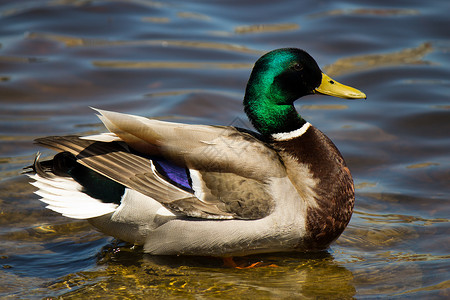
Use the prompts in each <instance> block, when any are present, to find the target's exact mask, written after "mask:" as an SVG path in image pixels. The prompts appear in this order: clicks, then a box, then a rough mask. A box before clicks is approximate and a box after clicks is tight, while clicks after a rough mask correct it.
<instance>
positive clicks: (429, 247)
mask: <svg viewBox="0 0 450 300" xmlns="http://www.w3.org/2000/svg"><path fill="white" fill-rule="evenodd" d="M449 8H450V6H449V4H448V1H447V0H440V1H400V0H394V1H373V0H366V1H351V0H347V1H293V0H290V1H259V2H258V3H257V4H254V3H252V2H251V1H213V2H210V1H164V2H154V1H145V0H129V1H126V0H122V1H120V0H116V1H106V0H105V1H83V0H47V1H44V0H40V1H38V0H28V1H26V0H21V1H17V0H3V1H2V2H1V4H0V101H1V108H0V180H1V181H0V208H1V210H0V241H1V243H0V265H1V266H2V271H1V272H0V282H2V283H1V284H0V297H2V298H43V297H58V296H61V297H63V298H68V299H71V298H80V297H84V298H100V297H102V298H123V297H125V298H126V297H128V298H133V299H136V298H141V297H142V298H144V297H145V298H152V297H153V298H160V297H161V298H162V297H173V298H214V297H225V298H236V299H242V298H244V299H245V298H256V297H258V298H330V297H332V298H342V299H346V298H378V297H389V298H411V297H413V298H426V299H440V298H449V297H450V272H449V270H450V242H449V233H450V232H449V228H450V226H449V215H450V205H449V203H450V202H449V195H450V184H449V183H450V174H449V170H450V161H449V160H450V159H449V150H450V138H449V132H450V122H449V120H450V111H449V109H450V103H449V102H450V101H449V98H450V97H449V95H450V59H449V58H450V56H449V51H450V33H449V30H448V28H450V18H449V17H448V10H449ZM287 46H290V47H299V48H304V49H305V50H307V51H308V52H310V53H311V54H312V55H313V56H314V57H315V58H316V60H317V61H318V63H319V65H321V66H322V67H323V69H324V70H326V71H327V73H328V74H329V75H331V76H333V77H335V78H336V79H337V80H339V81H340V82H343V83H346V84H349V85H351V86H354V87H357V88H358V89H361V90H362V91H364V92H365V93H366V94H367V95H368V99H367V100H365V101H345V100H340V99H335V98H331V97H325V96H310V97H305V98H303V99H302V100H300V101H298V102H297V108H298V109H299V110H300V111H301V113H302V115H303V117H304V118H306V119H307V120H308V121H310V122H311V123H313V124H314V125H315V126H317V127H318V128H320V129H321V130H322V131H324V132H325V133H326V134H327V135H328V136H329V137H330V138H331V139H332V140H333V141H334V142H335V143H336V145H337V146H338V147H339V149H340V150H341V152H342V153H343V155H344V157H345V159H346V161H347V163H348V165H349V167H350V169H351V171H352V174H353V176H354V179H355V183H356V187H357V199H356V206H355V213H354V215H353V218H352V220H351V222H350V224H349V226H348V228H347V229H346V231H345V232H344V234H343V235H342V236H341V237H340V238H339V239H338V241H337V242H336V243H334V244H333V245H332V247H331V248H330V249H329V250H328V251H327V252H325V253H319V254H308V255H305V254H283V255H280V254H270V255H260V256H252V257H248V258H245V259H243V260H244V261H243V263H251V262H255V261H261V260H262V261H264V262H265V263H267V264H276V265H277V266H278V267H263V268H255V269H249V270H235V269H229V268H224V267H223V266H222V263H221V261H219V260H216V259H213V258H185V257H162V258H161V257H152V256H148V255H144V254H143V253H142V249H140V248H135V249H133V248H131V247H130V245H126V244H123V243H121V242H118V241H114V240H113V239H112V238H110V237H107V236H104V235H103V234H101V233H98V232H96V231H95V230H94V229H92V227H90V226H89V225H88V224H87V223H86V222H83V221H74V220H71V219H67V218H64V217H62V216H59V215H57V214H56V213H53V212H51V211H48V210H46V209H44V204H43V203H40V202H39V201H37V196H35V195H34V194H33V191H34V189H33V187H32V186H30V185H29V184H28V183H27V178H25V177H24V176H21V175H19V173H20V172H21V168H22V167H24V166H26V165H28V164H30V163H31V162H32V160H33V158H34V155H35V153H36V151H38V150H40V151H42V152H43V156H45V157H47V156H51V155H52V154H53V153H52V152H51V151H50V150H46V149H39V148H38V147H37V146H36V145H33V139H35V138H37V137H41V136H48V135H60V134H90V133H96V132H101V131H103V127H102V126H101V125H100V124H99V121H98V119H97V118H96V117H95V114H94V112H93V111H92V110H91V109H90V108H89V106H93V107H98V108H103V109H108V110H114V111H119V112H124V113H132V114H139V115H144V116H149V117H160V118H163V119H169V120H175V121H179V122H186V123H204V124H222V125H227V124H233V123H235V122H246V121H245V120H246V118H245V115H244V113H243V112H242V106H241V99H242V95H243V91H244V88H245V84H246V80H247V79H248V76H249V72H250V69H251V66H252V64H253V63H254V61H255V60H256V59H257V58H258V57H259V56H260V55H261V54H262V53H264V52H266V51H269V50H272V49H275V48H281V47H287ZM245 124H247V126H249V125H248V123H244V125H245Z"/></svg>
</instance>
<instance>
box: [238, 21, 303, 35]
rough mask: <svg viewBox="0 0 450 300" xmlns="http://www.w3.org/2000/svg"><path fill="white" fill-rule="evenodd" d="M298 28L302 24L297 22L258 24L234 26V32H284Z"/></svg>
mask: <svg viewBox="0 0 450 300" xmlns="http://www.w3.org/2000/svg"><path fill="white" fill-rule="evenodd" d="M298 29H300V26H299V25H298V24H296V23H285V24H256V25H242V26H237V27H235V28H234V32H235V33H237V34H248V33H267V32H282V31H292V30H298Z"/></svg>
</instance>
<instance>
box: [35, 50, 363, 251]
mask: <svg viewBox="0 0 450 300" xmlns="http://www.w3.org/2000/svg"><path fill="white" fill-rule="evenodd" d="M310 94H325V95H331V96H335V97H341V98H348V99H362V98H366V95H365V94H364V93H362V92H360V91H359V90H356V89H354V88H351V87H348V86H345V85H342V84H340V83H338V82H336V81H335V80H333V79H331V78H330V77H328V76H327V75H325V74H324V73H322V71H321V70H320V68H319V66H318V65H317V63H316V61H315V60H314V59H313V58H312V57H311V56H310V55H309V54H308V53H307V52H305V51H303V50H300V49H294V48H284V49H278V50H274V51H271V52H268V53H266V54H265V55H263V56H262V57H261V58H259V59H258V61H257V62H256V63H255V65H254V68H253V70H252V72H251V75H250V79H249V81H248V84H247V88H246V91H245V97H244V102H243V104H244V109H245V112H246V114H247V116H248V118H249V120H250V121H251V123H252V124H253V126H254V128H255V129H256V130H257V132H252V131H249V130H245V129H241V128H235V127H231V126H208V125H187V124H180V123H172V122H164V121H158V120H153V119H148V118H144V117H140V116H133V115H128V114H122V113H117V112H111V111H105V110H99V109H97V110H96V111H97V112H98V115H99V118H100V120H101V121H102V122H103V124H104V125H105V127H106V128H107V129H108V130H109V133H104V134H99V135H92V136H84V137H80V136H50V137H45V138H39V139H37V140H36V143H37V144H39V145H42V146H45V147H48V148H51V149H54V150H56V151H58V152H59V153H58V154H56V155H55V156H54V157H53V159H51V160H46V161H41V160H40V158H39V153H38V154H37V155H36V159H35V161H34V163H33V165H32V166H31V169H30V170H29V174H28V175H29V176H30V177H31V178H32V179H33V181H32V184H33V185H34V186H35V187H37V188H38V191H36V194H37V195H39V196H40V197H41V199H40V200H41V201H43V202H45V203H46V204H47V205H48V206H47V208H49V209H51V210H53V211H55V212H58V213H61V214H62V215H64V216H67V217H69V218H75V219H86V220H88V221H89V222H90V223H91V224H92V225H93V226H94V227H96V228H97V229H98V230H100V231H101V232H103V233H105V234H107V235H111V236H114V237H115V238H118V239H120V240H123V241H127V242H130V243H133V244H136V245H143V249H144V251H145V252H147V253H150V254H154V255H200V256H202V255H204V256H216V257H230V256H242V255H248V254H255V253H267V252H282V251H319V250H323V249H326V248H327V247H328V246H329V245H330V243H332V242H333V241H334V240H336V239H337V238H338V237H339V235H340V234H341V233H342V232H343V230H344V229H345V227H346V226H347V224H348V222H349V220H350V217H351V215H352V212H353V205H354V199H355V194H354V186H353V179H352V176H351V174H350V171H349V169H348V168H347V166H346V164H345V162H344V159H343V158H342V156H341V154H340V153H339V151H338V149H337V148H336V146H335V145H334V144H333V143H332V142H331V140H330V139H329V138H328V137H327V136H325V135H324V134H323V133H322V132H321V131H320V130H318V129H316V128H315V127H314V126H312V125H311V124H310V123H308V122H307V121H306V120H304V119H303V118H302V117H301V116H300V115H299V114H298V113H297V111H296V109H295V107H294V105H293V102H294V101H295V100H297V99H298V98H300V97H303V96H306V95H310Z"/></svg>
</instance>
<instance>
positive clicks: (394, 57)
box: [324, 43, 433, 76]
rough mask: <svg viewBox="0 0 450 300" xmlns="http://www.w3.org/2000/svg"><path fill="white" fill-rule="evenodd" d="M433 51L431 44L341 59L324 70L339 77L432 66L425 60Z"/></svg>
mask: <svg viewBox="0 0 450 300" xmlns="http://www.w3.org/2000/svg"><path fill="white" fill-rule="evenodd" d="M432 51H433V46H432V44H431V43H423V44H421V45H420V46H418V47H416V48H406V49H404V50H401V51H398V52H391V53H387V54H371V55H361V56H353V57H347V58H341V59H339V60H337V61H336V62H335V63H333V64H332V65H329V66H326V67H325V68H324V70H325V71H326V73H327V74H329V75H330V76H338V75H344V74H348V73H354V72H361V71H369V70H372V69H377V68H382V67H387V66H390V67H392V66H401V65H418V64H430V62H428V61H425V60H424V56H425V55H427V54H429V53H431V52H432Z"/></svg>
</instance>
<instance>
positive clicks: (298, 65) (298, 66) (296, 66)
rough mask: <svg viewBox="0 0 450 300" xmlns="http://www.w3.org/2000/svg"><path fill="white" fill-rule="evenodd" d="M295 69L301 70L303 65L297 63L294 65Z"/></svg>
mask: <svg viewBox="0 0 450 300" xmlns="http://www.w3.org/2000/svg"><path fill="white" fill-rule="evenodd" d="M294 70H295V71H301V70H303V66H302V65H301V64H295V65H294Z"/></svg>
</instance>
